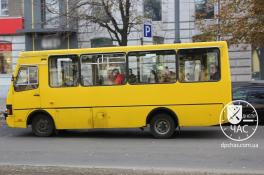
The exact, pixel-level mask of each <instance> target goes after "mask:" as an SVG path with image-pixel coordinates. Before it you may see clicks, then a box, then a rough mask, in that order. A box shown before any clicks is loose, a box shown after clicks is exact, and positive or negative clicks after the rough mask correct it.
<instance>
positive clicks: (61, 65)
mask: <svg viewBox="0 0 264 175" xmlns="http://www.w3.org/2000/svg"><path fill="white" fill-rule="evenodd" d="M78 77H79V73H78V56H75V55H62V56H51V57H50V58H49V84H50V86H51V87H74V86H78V81H79V80H78V79H79V78H78Z"/></svg>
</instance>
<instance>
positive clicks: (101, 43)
mask: <svg viewBox="0 0 264 175" xmlns="http://www.w3.org/2000/svg"><path fill="white" fill-rule="evenodd" d="M107 46H113V41H112V40H111V39H110V38H94V39H91V47H107Z"/></svg>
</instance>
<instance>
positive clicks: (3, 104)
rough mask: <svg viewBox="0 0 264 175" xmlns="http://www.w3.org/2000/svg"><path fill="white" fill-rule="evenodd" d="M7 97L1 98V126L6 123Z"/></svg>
mask: <svg viewBox="0 0 264 175" xmlns="http://www.w3.org/2000/svg"><path fill="white" fill-rule="evenodd" d="M5 102H6V99H4V98H0V127H1V126H2V125H3V124H4V122H5V121H4V115H3V112H4V111H5Z"/></svg>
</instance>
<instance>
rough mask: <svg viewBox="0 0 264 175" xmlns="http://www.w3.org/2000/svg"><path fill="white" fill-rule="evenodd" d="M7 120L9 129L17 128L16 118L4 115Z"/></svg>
mask: <svg viewBox="0 0 264 175" xmlns="http://www.w3.org/2000/svg"><path fill="white" fill-rule="evenodd" d="M4 116H5V120H6V123H7V126H8V127H11V128H14V127H15V117H14V116H12V115H7V114H4Z"/></svg>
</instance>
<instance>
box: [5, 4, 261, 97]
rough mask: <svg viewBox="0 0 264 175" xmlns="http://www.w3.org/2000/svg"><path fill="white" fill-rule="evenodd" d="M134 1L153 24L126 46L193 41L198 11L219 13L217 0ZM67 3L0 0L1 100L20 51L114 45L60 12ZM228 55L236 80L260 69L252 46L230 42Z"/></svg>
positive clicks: (102, 34) (131, 37)
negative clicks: (148, 31)
mask: <svg viewBox="0 0 264 175" xmlns="http://www.w3.org/2000/svg"><path fill="white" fill-rule="evenodd" d="M133 2H135V3H136V7H137V8H136V11H135V14H137V15H141V16H144V20H143V21H144V23H150V24H151V26H152V37H151V38H145V37H143V24H140V25H138V26H137V27H136V28H135V29H133V30H132V31H131V34H130V35H129V39H128V45H141V44H144V45H145V44H163V43H174V42H175V40H177V38H179V40H180V42H182V43H185V42H194V40H193V36H195V35H198V34H200V32H199V30H198V28H197V26H196V15H197V14H199V13H205V14H206V15H205V21H206V22H208V23H210V22H211V21H212V20H213V17H214V15H216V14H217V13H218V6H217V4H215V5H210V4H209V3H208V1H207V0H138V1H133ZM176 2H178V3H179V4H177V3H176ZM71 3H74V1H70V0H25V1H23V0H0V98H2V97H5V95H6V93H7V90H8V86H9V84H10V79H11V73H12V71H13V69H14V66H15V64H16V61H17V57H18V54H19V52H21V51H23V50H27V51H34V50H47V49H71V48H89V47H101V46H110V45H118V44H117V42H116V41H113V40H112V39H111V37H110V35H109V33H108V32H107V31H106V30H104V29H102V28H98V26H97V25H95V24H88V25H83V23H85V22H84V21H82V20H77V19H74V18H70V17H68V16H67V15H64V14H68V12H69V11H70V9H71V7H72V5H73V4H71ZM175 3H176V4H175ZM178 9H179V15H178V14H177V13H176V12H177V11H178ZM75 13H78V12H74V14H75ZM75 15H76V14H75ZM77 16H78V15H77ZM178 26H179V30H178V28H177V27H178ZM229 56H230V63H231V72H232V80H233V81H234V82H240V81H250V80H251V79H252V72H253V78H254V76H255V75H256V74H257V72H258V71H259V70H258V67H259V63H258V59H256V58H255V56H256V54H255V53H254V52H253V51H252V50H251V47H250V45H236V46H231V47H230V49H229ZM252 57H253V59H252ZM254 58H255V59H254ZM252 60H253V61H252Z"/></svg>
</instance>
